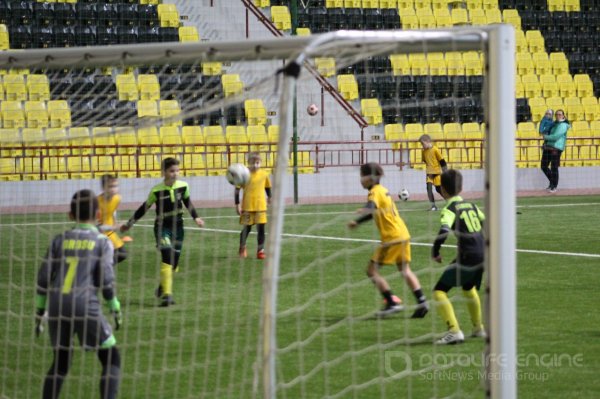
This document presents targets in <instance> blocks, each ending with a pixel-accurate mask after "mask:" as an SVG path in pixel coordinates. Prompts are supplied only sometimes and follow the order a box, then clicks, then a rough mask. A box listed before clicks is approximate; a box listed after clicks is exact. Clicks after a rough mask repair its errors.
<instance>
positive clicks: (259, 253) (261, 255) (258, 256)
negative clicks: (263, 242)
mask: <svg viewBox="0 0 600 399" xmlns="http://www.w3.org/2000/svg"><path fill="white" fill-rule="evenodd" d="M264 258H265V250H264V249H259V250H258V251H257V252H256V259H264Z"/></svg>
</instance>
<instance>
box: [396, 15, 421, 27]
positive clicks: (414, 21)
mask: <svg viewBox="0 0 600 399" xmlns="http://www.w3.org/2000/svg"><path fill="white" fill-rule="evenodd" d="M400 19H401V22H402V29H405V30H406V29H419V17H417V16H416V15H403V16H401V17H400Z"/></svg>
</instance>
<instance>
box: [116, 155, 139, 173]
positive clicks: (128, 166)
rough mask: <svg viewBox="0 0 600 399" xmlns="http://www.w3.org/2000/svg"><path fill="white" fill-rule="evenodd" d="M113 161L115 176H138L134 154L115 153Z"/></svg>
mask: <svg viewBox="0 0 600 399" xmlns="http://www.w3.org/2000/svg"><path fill="white" fill-rule="evenodd" d="M113 162H114V168H115V173H116V174H117V176H119V177H138V173H137V172H138V166H137V161H136V156H135V155H116V156H115V157H114V159H113Z"/></svg>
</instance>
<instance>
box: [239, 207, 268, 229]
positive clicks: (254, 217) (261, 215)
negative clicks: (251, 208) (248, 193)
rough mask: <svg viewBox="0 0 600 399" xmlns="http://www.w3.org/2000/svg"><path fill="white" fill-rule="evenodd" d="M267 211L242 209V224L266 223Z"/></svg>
mask: <svg viewBox="0 0 600 399" xmlns="http://www.w3.org/2000/svg"><path fill="white" fill-rule="evenodd" d="M266 223H267V211H258V212H246V211H242V214H241V215H240V224H242V225H244V226H252V225H254V224H266Z"/></svg>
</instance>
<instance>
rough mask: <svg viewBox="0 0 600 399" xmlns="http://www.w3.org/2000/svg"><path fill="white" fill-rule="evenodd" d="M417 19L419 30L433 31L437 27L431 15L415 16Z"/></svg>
mask: <svg viewBox="0 0 600 399" xmlns="http://www.w3.org/2000/svg"><path fill="white" fill-rule="evenodd" d="M417 18H419V28H420V29H433V28H435V27H437V22H436V20H435V17H434V16H433V15H422V16H420V17H419V16H417Z"/></svg>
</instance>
